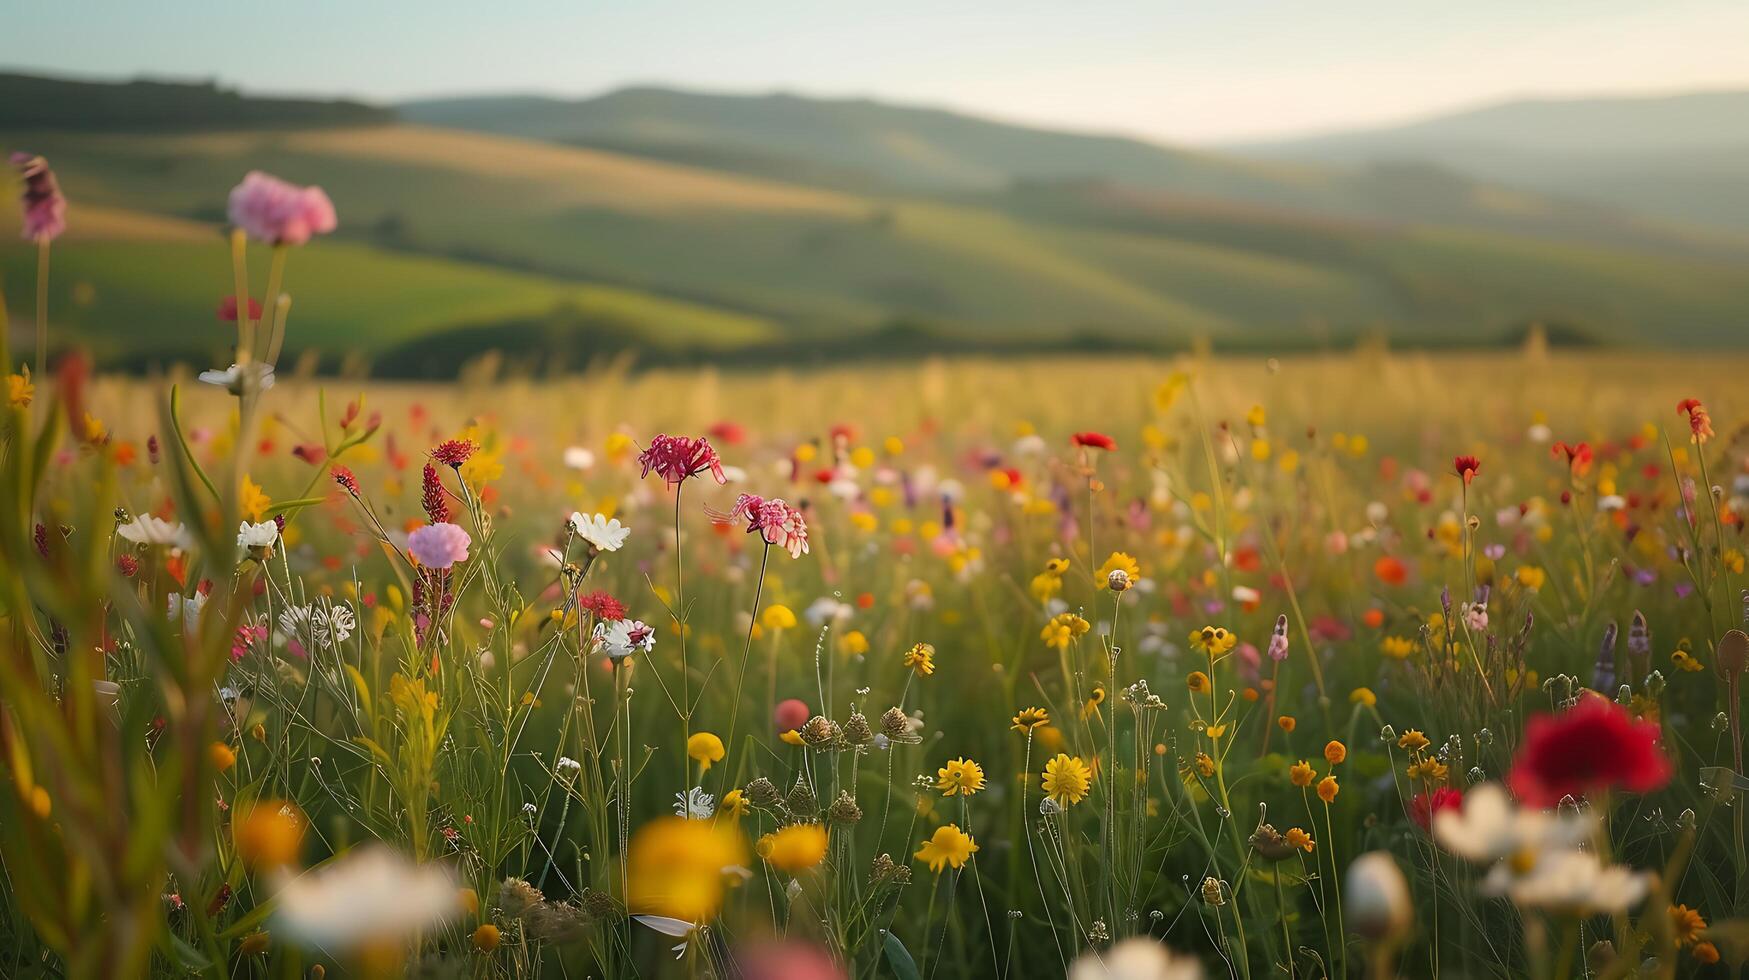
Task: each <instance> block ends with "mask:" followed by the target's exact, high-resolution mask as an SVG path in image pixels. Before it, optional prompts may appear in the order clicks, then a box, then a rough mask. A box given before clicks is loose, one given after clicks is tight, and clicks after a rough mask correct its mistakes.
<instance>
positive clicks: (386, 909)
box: [274, 846, 462, 949]
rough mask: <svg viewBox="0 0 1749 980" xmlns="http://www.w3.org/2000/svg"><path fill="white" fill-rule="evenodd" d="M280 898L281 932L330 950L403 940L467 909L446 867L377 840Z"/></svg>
mask: <svg viewBox="0 0 1749 980" xmlns="http://www.w3.org/2000/svg"><path fill="white" fill-rule="evenodd" d="M275 898H276V902H275V904H276V908H275V910H274V920H275V922H276V926H275V932H278V933H281V934H283V935H285V936H286V937H287V938H290V939H292V940H293V941H295V942H299V943H302V944H304V945H307V946H311V947H319V948H324V949H328V948H340V949H346V948H350V947H354V946H357V945H359V944H361V943H365V942H373V943H375V942H385V941H393V940H397V939H399V938H401V937H405V936H411V935H413V934H414V933H417V932H420V931H422V930H425V929H429V928H432V927H434V926H437V925H439V924H441V923H443V922H444V921H445V920H447V919H449V918H452V917H454V916H455V915H456V914H457V913H459V912H461V911H462V903H461V896H460V894H459V893H458V892H457V890H456V883H455V878H454V876H453V875H452V874H451V873H450V871H449V870H448V869H447V868H445V867H444V866H443V865H440V864H414V863H413V862H412V861H411V860H409V859H408V858H407V857H406V856H404V855H402V854H401V853H399V852H397V851H393V850H390V849H388V848H386V847H375V846H372V847H365V848H363V849H360V850H354V851H351V852H348V853H347V854H345V855H343V856H341V857H338V858H335V859H334V860H332V861H330V862H328V863H327V864H325V865H323V866H321V867H318V868H315V869H313V870H311V871H309V872H307V873H305V874H302V875H299V876H297V877H294V878H291V879H290V880H288V881H287V882H286V883H285V885H284V886H283V887H282V888H280V890H279V894H278V895H277V896H275Z"/></svg>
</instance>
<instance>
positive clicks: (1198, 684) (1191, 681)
mask: <svg viewBox="0 0 1749 980" xmlns="http://www.w3.org/2000/svg"><path fill="white" fill-rule="evenodd" d="M1184 686H1185V687H1187V688H1189V689H1190V693H1192V694H1207V693H1208V692H1209V691H1211V690H1213V689H1214V684H1213V683H1212V682H1210V681H1209V675H1207V674H1205V673H1203V672H1202V671H1200V670H1193V671H1191V672H1190V676H1189V677H1186V678H1185V679H1184Z"/></svg>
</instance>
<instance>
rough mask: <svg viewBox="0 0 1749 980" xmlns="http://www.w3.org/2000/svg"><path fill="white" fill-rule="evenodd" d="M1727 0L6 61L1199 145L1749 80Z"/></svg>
mask: <svg viewBox="0 0 1749 980" xmlns="http://www.w3.org/2000/svg"><path fill="white" fill-rule="evenodd" d="M1746 41H1749V3H1744V2H1741V0H1729V2H1719V0H1659V2H1657V3H1646V2H1643V0H1533V2H1526V0H1463V2H1457V3H1452V2H1448V0H1439V2H1433V0H1408V2H1405V0H1322V2H1316V3H1314V2H1304V0H1293V2H1263V0H1093V2H1086V3H1068V2H1063V0H1057V2H1050V3H1036V2H1032V0H1006V2H1002V3H990V2H965V0H962V2H958V3H952V2H949V3H943V2H941V0H882V2H881V3H878V4H852V3H844V2H835V0H799V2H789V0H784V2H776V0H771V2H767V0H736V2H723V0H695V2H678V0H618V2H611V3H609V2H601V0H521V2H518V0H499V2H481V0H423V2H420V3H417V4H413V3H405V2H399V0H397V2H388V0H295V2H291V3H279V4H258V3H252V2H237V0H222V2H221V0H154V2H141V0H52V2H42V3H21V4H16V5H12V6H11V9H10V10H9V11H8V12H6V13H5V14H4V15H0V67H4V68H9V69H14V70H37V71H44V72H54V73H61V74H70V75H81V76H98V77H131V76H134V75H139V74H149V75H155V76H170V77H178V78H190V77H193V78H216V79H218V80H220V81H221V82H223V83H225V84H228V85H235V86H239V87H241V88H242V89H243V90H244V91H246V92H257V93H276V94H278V93H299V94H319V95H345V96H351V97H357V98H363V99H367V100H371V101H390V100H399V99H405V98H414V97H421V96H433V95H453V94H482V93H486V94H491V93H507V92H536V93H542V94H550V95H563V96H587V95H593V94H598V93H600V92H603V91H607V90H610V89H612V88H615V87H617V86H621V85H626V84H647V83H656V84H665V85H675V86H680V87H687V88H698V89H706V90H712V91H729V92H745V93H759V92H770V91H778V90H782V91H789V92H795V93H798V94H804V95H821V96H866V97H874V98H880V99H884V100H887V101H894V102H907V103H918V104H926V105H932V106H940V107H945V108H953V109H960V110H964V111H968V112H972V113H976V114H980V115H986V116H991V117H994V118H998V119H1003V120H1008V121H1014V122H1022V123H1031V124H1040V125H1045V126H1052V127H1060V128H1068V129H1077V130H1086V131H1099V132H1115V133H1123V134H1128V135H1135V136H1142V137H1145V138H1149V139H1153V140H1158V141H1163V142H1173V143H1188V144H1215V143H1223V142H1236V141H1245V140H1251V139H1266V138H1273V137H1280V136H1288V135H1299V134H1305V133H1316V132H1325V131H1333V130H1339V129H1345V128H1351V127H1361V126H1367V125H1376V124H1384V123H1392V122H1398V121H1404V120H1408V119H1413V118H1417V117H1422V116H1426V115H1430V114H1434V113H1437V112H1441V111H1446V110H1450V109H1455V108H1467V107H1470V106H1473V105H1477V104H1483V103H1488V102H1493V101H1500V100H1504V99H1509V98H1516V97H1524V96H1577V95H1597V94H1605V95H1607V94H1663V93H1672V92H1679V91H1693V90H1701V89H1720V88H1745V87H1749V58H1746V57H1744V54H1743V52H1744V50H1745V42H1746Z"/></svg>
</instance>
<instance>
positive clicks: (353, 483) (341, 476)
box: [334, 466, 358, 497]
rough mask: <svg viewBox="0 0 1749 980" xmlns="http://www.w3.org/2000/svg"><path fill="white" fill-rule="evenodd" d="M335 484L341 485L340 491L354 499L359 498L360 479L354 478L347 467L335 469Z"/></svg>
mask: <svg viewBox="0 0 1749 980" xmlns="http://www.w3.org/2000/svg"><path fill="white" fill-rule="evenodd" d="M334 482H335V483H337V484H339V485H340V489H342V490H345V491H346V492H347V493H350V494H352V495H353V496H354V497H356V496H358V477H356V476H353V475H352V471H351V470H349V469H347V468H346V467H344V466H336V467H334Z"/></svg>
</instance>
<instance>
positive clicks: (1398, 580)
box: [1372, 555, 1409, 585]
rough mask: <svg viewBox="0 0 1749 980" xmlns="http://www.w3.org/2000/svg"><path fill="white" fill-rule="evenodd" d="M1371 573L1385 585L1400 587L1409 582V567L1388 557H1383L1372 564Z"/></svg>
mask: <svg viewBox="0 0 1749 980" xmlns="http://www.w3.org/2000/svg"><path fill="white" fill-rule="evenodd" d="M1372 573H1373V574H1374V575H1376V576H1377V577H1378V580H1379V581H1380V582H1383V583H1385V584H1386V585H1402V584H1403V583H1404V582H1407V581H1409V566H1407V565H1405V564H1403V563H1402V561H1400V560H1399V559H1396V558H1393V557H1391V556H1390V555H1384V556H1382V557H1380V558H1379V560H1378V561H1375V562H1373V563H1372Z"/></svg>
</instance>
